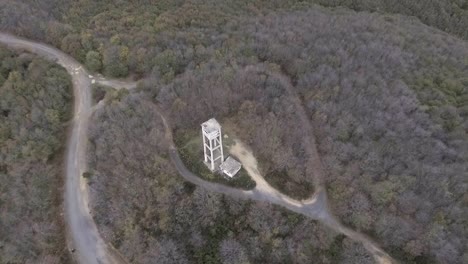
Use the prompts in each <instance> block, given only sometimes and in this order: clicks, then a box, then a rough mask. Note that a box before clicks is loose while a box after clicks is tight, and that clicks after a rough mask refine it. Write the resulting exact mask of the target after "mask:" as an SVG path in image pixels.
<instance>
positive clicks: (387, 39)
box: [0, 0, 468, 263]
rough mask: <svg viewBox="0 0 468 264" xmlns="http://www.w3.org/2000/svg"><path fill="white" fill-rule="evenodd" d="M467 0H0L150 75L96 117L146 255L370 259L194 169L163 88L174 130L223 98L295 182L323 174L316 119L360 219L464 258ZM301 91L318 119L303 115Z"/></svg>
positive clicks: (329, 162)
mask: <svg viewBox="0 0 468 264" xmlns="http://www.w3.org/2000/svg"><path fill="white" fill-rule="evenodd" d="M318 4H319V5H318ZM320 5H322V6H320ZM50 6H53V8H51V9H50V8H48V7H50ZM324 6H325V7H324ZM330 7H332V8H330ZM467 9H468V4H467V2H466V1H462V0H458V1H449V0H446V1H397V0H392V1H384V0H382V1H364V0H363V1H342V0H336V1H322V0H317V1H262V0H258V1H242V0H239V1H214V0H213V1H151V0H147V1H145V0H140V1H131V2H127V1H85V0H80V1H73V2H72V1H70V2H67V1H56V0H55V1H53V0H52V1H47V0H43V1H34V2H33V3H27V4H26V3H24V2H22V1H6V0H0V12H1V16H0V17H1V21H0V27H1V29H2V30H7V31H10V32H13V33H16V34H20V35H22V36H26V37H31V38H34V39H38V40H42V41H44V42H47V43H50V44H52V45H54V46H56V47H59V48H60V49H62V50H63V51H65V52H67V53H69V54H71V55H72V56H73V57H75V58H76V59H78V60H79V61H81V62H83V63H84V64H85V65H86V67H87V68H88V69H89V70H91V71H93V72H102V73H104V74H105V75H108V76H113V77H125V76H128V75H132V76H134V77H135V78H139V77H142V76H144V77H145V79H146V80H145V81H144V82H142V85H140V87H139V89H138V90H137V91H136V92H131V93H129V92H118V93H116V94H117V96H114V97H108V98H110V99H109V100H107V105H106V106H104V107H103V108H102V109H99V110H98V111H97V112H96V113H95V114H94V117H93V121H92V124H93V125H92V127H91V129H90V134H91V136H90V137H91V138H90V139H91V142H92V148H91V150H90V165H91V171H90V172H89V174H88V176H89V179H90V186H91V187H90V188H91V192H92V197H93V199H92V201H93V205H92V206H93V211H94V212H95V220H96V222H97V224H98V226H99V228H100V230H102V233H103V235H104V236H105V238H106V239H108V240H109V241H111V242H112V243H113V244H114V245H115V246H116V248H118V249H119V250H120V251H121V252H122V253H123V254H124V255H125V256H126V257H127V258H128V259H129V260H131V261H132V262H135V263H151V261H152V260H153V259H154V256H156V255H157V256H163V257H162V258H161V259H163V260H164V261H166V262H167V263H174V262H177V263H192V262H196V263H219V262H223V263H245V262H251V263H258V262H267V263H288V262H293V263H309V262H310V261H311V260H316V261H318V262H321V263H336V262H343V263H366V262H371V261H372V259H370V257H369V256H368V255H367V253H366V252H365V251H364V250H363V249H362V247H360V246H359V245H355V244H353V243H352V242H351V241H349V240H347V239H343V237H341V236H337V235H336V234H330V231H329V230H322V227H320V226H317V224H316V223H314V222H310V221H308V220H306V219H303V218H301V217H298V216H297V215H294V214H292V213H286V212H282V211H281V210H280V209H278V208H275V207H270V206H267V205H265V204H260V203H259V204H257V203H247V202H240V201H236V200H233V199H230V198H228V197H225V196H223V195H217V194H212V193H208V192H206V191H204V190H202V189H200V188H198V187H194V186H191V185H190V184H186V183H183V182H182V181H181V180H180V179H179V178H178V176H177V175H176V173H175V171H174V168H173V167H172V166H171V165H170V164H169V161H168V157H167V156H166V154H165V153H166V152H167V146H165V145H164V144H163V143H162V142H163V139H162V137H163V136H162V133H163V132H162V131H163V130H162V125H161V123H160V120H159V119H158V117H157V115H156V114H155V109H154V107H155V105H156V104H158V105H160V106H161V107H162V108H163V110H164V111H165V112H166V113H168V116H169V118H170V120H171V121H172V123H173V126H174V129H175V132H176V133H177V131H186V130H191V129H192V130H198V129H199V124H200V123H201V122H203V121H205V120H206V119H207V118H209V117H211V116H216V118H218V119H219V120H222V122H225V123H226V124H228V126H227V128H229V127H231V128H233V127H234V128H233V129H232V131H231V132H233V133H234V134H235V135H236V136H238V137H239V138H240V139H242V140H243V141H244V142H246V143H247V144H248V145H249V147H250V148H251V149H252V150H253V152H254V154H255V155H256V156H257V157H258V160H259V163H260V164H259V166H260V169H261V170H262V173H263V174H264V175H265V177H266V180H267V181H269V182H270V183H271V184H272V185H273V186H275V187H277V188H278V189H280V190H281V191H283V192H285V193H286V194H288V195H292V196H294V195H297V196H299V197H306V196H307V195H308V194H310V192H311V190H313V189H314V186H313V180H312V176H311V174H312V173H313V168H311V167H310V166H309V164H308V158H309V157H308V156H307V151H306V150H305V149H304V148H305V147H304V141H303V136H304V135H305V134H304V133H313V134H314V136H315V137H316V141H317V144H318V147H319V152H320V155H321V158H322V160H323V162H324V164H325V167H326V173H327V175H326V179H325V181H326V186H327V190H328V193H329V199H330V203H331V205H332V207H333V211H334V213H335V214H337V215H338V216H339V218H340V219H342V220H343V221H344V222H345V223H346V224H347V225H350V226H351V227H353V228H355V229H357V230H358V231H362V232H364V233H367V234H368V235H369V236H371V237H372V238H374V239H375V240H377V241H378V242H379V243H380V244H382V245H383V247H384V249H386V250H387V251H388V252H389V253H390V254H391V255H392V256H394V257H395V258H396V259H398V260H400V261H402V262H403V263H466V262H468V254H467V253H466V252H468V249H467V246H466V245H467V244H468V240H467V238H468V224H467V221H466V219H468V195H467V193H468V190H467V189H468V182H467V179H468V174H467V171H468V135H467V133H468V77H467V76H468V44H467V42H466V40H467V39H468V14H467V12H468V11H467ZM356 11H359V12H356ZM25 13H28V14H32V15H31V16H24V15H22V14H25ZM10 75H11V74H10ZM0 78H2V77H1V76H0ZM3 78H4V79H5V80H6V79H7V78H8V79H9V78H10V77H8V75H4V77H3ZM11 78H13V77H11ZM1 81H3V80H1ZM17 100H20V99H17ZM297 101H299V104H297V103H296V102H297ZM299 107H301V108H303V109H305V111H306V113H307V117H308V122H311V124H312V127H313V131H304V129H303V124H301V122H297V120H298V116H297V109H298V108H299ZM229 124H231V126H229ZM285 128H287V129H285ZM0 136H1V135H0ZM115 139H121V140H115ZM40 150H41V151H46V152H47V153H50V152H51V151H52V150H53V149H52V150H51V149H48V148H45V147H44V148H40ZM125 153H132V154H133V155H126V154H125ZM115 164H119V165H118V166H116V165H115ZM0 165H1V164H0ZM1 168H2V167H0V169H1ZM0 172H1V170H0ZM0 175H1V174H0ZM2 186H3V185H2ZM109 201H110V202H109ZM155 205H156V206H155ZM229 217H231V218H229ZM232 218H234V219H235V221H234V222H232V221H229V220H230V219H232ZM114 219H117V220H114ZM194 219H196V220H194ZM304 230H311V232H304ZM187 238H190V239H187ZM135 245H144V246H142V247H135ZM287 245H293V246H287ZM164 261H163V262H164Z"/></svg>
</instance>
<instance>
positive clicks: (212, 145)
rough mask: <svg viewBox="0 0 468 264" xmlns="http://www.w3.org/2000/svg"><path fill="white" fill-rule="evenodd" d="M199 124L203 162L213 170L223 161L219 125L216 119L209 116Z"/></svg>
mask: <svg viewBox="0 0 468 264" xmlns="http://www.w3.org/2000/svg"><path fill="white" fill-rule="evenodd" d="M201 126H202V133H203V152H204V154H205V164H206V165H207V166H208V168H210V170H211V171H215V170H217V169H218V168H219V166H220V165H221V164H222V163H223V161H224V155H223V141H222V135H221V125H220V124H219V123H218V121H216V119H214V118H211V119H210V120H208V121H206V122H205V123H203V124H202V125H201Z"/></svg>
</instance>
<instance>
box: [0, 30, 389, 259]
mask: <svg viewBox="0 0 468 264" xmlns="http://www.w3.org/2000/svg"><path fill="white" fill-rule="evenodd" d="M0 42H2V43H4V44H6V45H7V46H9V47H11V48H15V49H24V50H27V51H29V52H33V53H36V54H38V55H41V56H44V57H45V58H48V59H50V60H54V61H56V62H57V63H58V64H60V65H62V66H63V67H64V68H65V69H66V70H67V71H68V72H69V73H70V75H71V76H72V80H73V91H74V98H75V104H74V119H73V124H72V129H71V132H70V136H69V139H68V145H67V154H66V155H67V157H66V188H65V195H64V206H65V215H66V222H67V228H68V234H69V239H68V241H69V248H74V249H75V252H74V253H73V255H74V256H75V258H76V259H77V260H78V262H79V263H83V264H95V263H96V264H98V263H99V264H101V263H126V261H125V260H124V259H123V258H122V257H121V256H120V255H119V253H118V252H117V251H116V250H115V249H114V248H112V247H111V246H109V245H108V244H107V243H105V242H104V240H103V239H102V238H101V236H100V234H99V231H98V229H97V227H96V224H95V223H94V221H93V218H92V217H91V215H90V213H89V208H88V197H87V184H86V181H85V179H84V178H83V177H81V175H82V173H83V172H85V171H86V169H87V167H86V165H87V163H86V148H87V130H88V122H89V117H90V114H91V111H92V110H91V92H90V90H91V83H92V82H98V83H101V84H105V85H109V86H114V87H116V88H127V89H130V88H134V87H135V86H136V83H135V82H124V81H116V80H107V79H105V78H102V77H101V78H98V79H97V80H96V79H95V78H94V77H93V76H91V75H89V73H88V72H86V70H84V68H83V67H82V65H81V64H80V63H78V62H77V61H76V60H74V59H73V58H71V57H70V56H69V55H67V54H65V53H63V52H61V51H60V50H57V49H55V48H52V47H50V46H47V45H44V44H40V43H36V42H33V41H29V40H25V39H21V38H17V37H14V36H12V35H8V34H3V33H0ZM289 92H291V91H289ZM300 107H302V106H300ZM299 110H300V111H302V112H301V113H300V115H301V118H305V112H303V109H301V108H300V109H299ZM158 111H159V114H160V116H161V119H162V121H163V123H164V126H165V135H166V140H167V141H168V142H169V155H170V157H171V160H172V162H173V163H174V165H175V167H176V168H177V170H178V172H179V174H180V175H181V176H182V177H184V178H185V179H186V180H187V181H189V182H191V183H193V184H195V185H198V186H201V187H203V188H205V189H208V190H211V191H214V192H219V193H222V194H225V195H229V196H233V197H237V198H241V199H252V200H256V201H264V202H269V203H273V204H277V205H279V206H283V207H285V208H287V209H289V210H291V211H294V212H296V213H300V214H303V215H305V216H307V217H310V218H312V219H316V220H318V221H320V222H322V223H324V224H325V225H327V226H329V227H330V228H332V229H334V230H336V231H338V232H340V233H343V234H344V235H346V236H348V237H350V238H351V239H353V240H355V241H359V242H361V243H362V244H363V245H364V247H365V248H366V249H367V250H369V252H370V253H371V254H372V255H373V256H374V258H375V259H376V261H377V262H379V263H394V262H395V261H394V260H393V259H392V258H391V257H390V256H389V255H388V254H386V253H385V252H384V251H383V250H382V249H381V248H380V247H379V246H378V245H377V244H376V243H375V242H373V241H372V240H371V239H370V238H368V237H366V236H365V235H363V234H360V233H358V232H355V231H353V230H351V229H349V228H347V227H345V226H343V225H342V224H341V223H340V222H339V221H338V220H337V219H336V218H335V217H334V216H333V215H332V214H331V213H330V210H329V208H328V202H327V195H326V191H325V190H324V188H323V187H320V186H321V185H320V184H319V185H318V186H319V187H318V190H317V192H316V193H315V194H314V195H313V196H312V197H311V198H310V199H308V200H303V201H298V200H294V199H292V198H290V197H288V196H286V195H284V194H282V193H281V192H279V191H277V190H276V189H274V188H273V187H271V186H270V185H269V184H268V183H267V182H266V181H265V180H264V179H263V177H261V175H260V173H259V172H258V169H257V168H256V162H253V163H249V161H252V160H255V159H254V158H253V155H252V154H251V153H250V152H248V151H240V150H238V151H237V153H235V154H236V156H237V157H238V158H239V159H240V160H241V161H242V162H243V163H244V166H245V167H246V169H247V171H248V172H249V174H250V175H251V176H252V178H253V179H254V180H255V181H256V182H257V186H256V188H254V189H253V190H250V191H245V190H239V189H235V188H231V187H228V186H225V185H221V184H216V183H212V182H208V181H205V180H202V179H201V178H200V177H198V176H196V175H194V174H193V173H192V172H190V171H189V170H188V169H187V168H186V167H185V165H184V164H183V162H182V160H181V159H180V156H179V154H178V152H177V149H176V147H175V145H174V142H173V138H172V130H171V127H170V125H169V123H168V121H167V120H166V118H165V116H164V114H163V112H162V111H161V109H159V108H158ZM308 125H309V126H310V123H309V122H308ZM309 137H310V138H309ZM239 144H240V143H239ZM307 144H308V146H310V149H311V150H310V151H311V155H312V157H313V161H312V162H313V163H314V164H316V165H317V166H319V168H318V169H319V174H320V173H321V170H322V167H321V163H320V159H319V157H318V154H317V151H316V148H315V142H313V137H312V136H308V142H307ZM237 147H241V148H242V150H245V149H246V148H245V147H242V146H241V145H237ZM234 152H235V150H234ZM249 155H250V156H249ZM317 182H321V180H320V179H318V180H317Z"/></svg>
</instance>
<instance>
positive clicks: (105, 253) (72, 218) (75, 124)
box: [0, 33, 125, 264]
mask: <svg viewBox="0 0 468 264" xmlns="http://www.w3.org/2000/svg"><path fill="white" fill-rule="evenodd" d="M0 42H1V43H3V44H5V45H7V46H9V47H10V48H13V49H20V50H26V51H29V52H32V53H35V54H38V55H40V56H42V57H44V58H46V59H49V60H52V61H55V62H57V63H58V64H60V65H61V66H63V67H64V68H65V69H66V70H67V71H68V73H69V74H70V75H71V77H72V82H73V94H74V109H73V114H74V118H73V120H72V124H71V130H70V132H69V136H68V144H67V150H66V160H65V166H66V176H65V194H64V209H65V218H66V223H67V234H68V235H67V241H68V246H69V249H70V250H71V251H72V252H73V253H72V256H73V257H74V259H76V260H77V261H78V262H79V263H83V264H107V263H125V260H124V259H123V258H122V257H121V256H120V255H119V254H118V252H117V251H116V250H114V249H113V248H112V247H111V246H109V245H108V244H106V243H105V242H104V240H103V239H102V238H101V236H100V234H99V232H98V229H97V227H96V224H95V223H94V221H93V218H92V217H91V214H90V211H89V207H88V195H87V193H88V192H87V184H86V181H85V179H84V178H83V177H82V176H81V175H82V174H83V172H85V171H86V165H87V162H86V147H87V130H88V122H89V116H90V108H91V92H90V91H91V79H90V75H89V74H88V72H86V70H85V69H84V68H83V66H82V65H81V64H80V63H79V62H77V61H76V60H75V59H73V58H72V57H70V56H69V55H67V54H65V53H63V52H61V51H60V50H57V49H55V48H52V47H50V46H47V45H44V44H41V43H36V42H33V41H29V40H25V39H21V38H18V37H15V36H12V35H9V34H3V33H0Z"/></svg>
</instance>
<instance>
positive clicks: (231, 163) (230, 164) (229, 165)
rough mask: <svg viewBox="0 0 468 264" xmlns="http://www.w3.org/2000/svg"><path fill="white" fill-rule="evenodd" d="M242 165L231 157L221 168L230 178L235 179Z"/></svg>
mask: <svg viewBox="0 0 468 264" xmlns="http://www.w3.org/2000/svg"><path fill="white" fill-rule="evenodd" d="M241 167H242V165H241V164H240V162H238V161H237V160H235V159H233V158H231V157H230V156H229V157H228V158H227V159H226V160H225V161H224V162H223V163H222V164H221V166H219V168H220V169H221V171H222V172H223V173H224V174H226V175H227V176H229V177H231V178H232V177H234V175H236V173H237V172H239V170H240V169H241Z"/></svg>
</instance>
